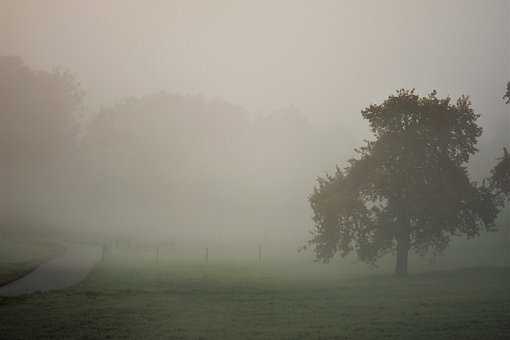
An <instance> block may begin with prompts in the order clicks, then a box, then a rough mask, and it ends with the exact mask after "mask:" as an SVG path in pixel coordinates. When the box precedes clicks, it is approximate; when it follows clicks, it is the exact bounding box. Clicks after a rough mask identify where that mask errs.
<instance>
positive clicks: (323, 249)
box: [308, 90, 498, 275]
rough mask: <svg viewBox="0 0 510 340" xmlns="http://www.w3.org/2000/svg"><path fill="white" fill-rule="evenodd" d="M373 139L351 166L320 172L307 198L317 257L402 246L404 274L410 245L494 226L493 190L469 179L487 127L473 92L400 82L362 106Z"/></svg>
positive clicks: (433, 245)
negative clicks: (448, 93) (421, 89)
mask: <svg viewBox="0 0 510 340" xmlns="http://www.w3.org/2000/svg"><path fill="white" fill-rule="evenodd" d="M362 115H363V118H365V119H367V120H368V121H369V124H370V127H371V129H372V132H373V134H374V136H375V140H373V141H367V142H366V144H365V145H364V146H363V147H361V148H360V149H359V150H356V151H357V154H358V157H357V158H356V159H352V160H350V162H349V166H348V167H347V168H346V169H345V170H341V169H339V168H337V170H336V173H335V175H327V176H326V177H325V178H319V179H318V185H317V186H316V187H315V189H314V192H313V193H312V195H311V196H310V198H309V200H310V203H311V207H312V209H313V212H314V217H313V220H314V223H315V228H314V230H313V238H312V239H311V240H310V241H309V243H308V246H310V247H312V248H313V249H314V251H315V255H316V257H317V259H318V260H322V261H325V262H327V261H328V260H329V259H331V258H332V257H333V256H334V255H335V254H336V253H340V255H341V256H345V255H347V254H349V253H350V252H352V251H355V252H356V254H357V256H358V257H359V258H360V259H361V260H362V261H365V262H368V263H375V261H376V260H377V259H378V258H379V257H381V256H383V255H384V254H387V253H388V252H392V251H396V255H397V258H396V268H395V272H396V274H398V275H406V274H407V263H408V253H409V250H411V249H412V250H414V251H416V252H417V253H418V254H421V255H423V254H425V253H426V252H427V251H428V250H433V251H435V252H441V251H442V250H444V249H445V248H446V247H447V245H448V243H449V241H450V238H451V237H452V236H456V235H467V236H468V237H475V236H477V235H479V233H480V230H481V229H482V228H485V229H487V230H492V228H493V226H494V221H495V218H496V216H497V213H498V206H497V204H496V201H495V195H494V194H493V193H492V191H491V190H490V188H489V187H488V186H486V185H484V184H482V185H479V184H477V183H474V182H471V181H470V180H469V176H468V172H467V169H466V164H467V162H468V160H469V158H470V156H471V155H472V154H474V153H475V152H476V151H477V149H476V147H475V146H476V143H477V139H478V137H479V136H480V135H481V133H482V129H481V127H479V126H478V125H477V123H476V120H477V119H478V117H479V115H478V114H476V113H475V112H474V111H473V109H472V108H471V103H470V101H469V99H468V97H465V96H462V97H460V98H459V99H458V100H457V102H456V103H455V104H452V103H451V99H450V98H449V97H447V98H444V99H440V98H438V97H437V95H436V92H435V91H434V92H432V93H431V94H430V95H428V96H426V97H419V96H418V95H416V94H415V93H414V90H400V91H397V94H396V95H392V96H390V97H389V98H388V99H387V100H386V101H384V102H383V103H382V104H380V105H371V106H369V107H368V108H366V109H365V110H363V111H362Z"/></svg>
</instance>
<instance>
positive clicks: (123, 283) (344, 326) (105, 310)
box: [0, 260, 510, 339]
mask: <svg viewBox="0 0 510 340" xmlns="http://www.w3.org/2000/svg"><path fill="white" fill-rule="evenodd" d="M334 269H335V267H331V270H332V271H334ZM292 270H295V271H296V272H299V268H292ZM292 270H291V269H289V268H288V267H287V268H284V267H279V266H270V265H259V266H257V265H249V266H240V265H229V264H210V265H208V266H205V265H200V264H190V263H187V264H179V263H175V262H174V263H172V262H169V261H167V262H162V263H160V264H155V263H147V262H146V263H143V262H131V261H128V262H126V261H124V262H122V261H118V260H108V261H106V262H104V263H102V264H100V265H99V266H98V267H97V268H96V269H95V270H94V272H93V273H92V274H91V275H90V276H89V278H88V279H87V280H86V281H84V282H83V283H82V284H80V285H79V286H77V287H74V288H72V289H68V290H64V291H58V292H50V293H44V294H35V295H30V296H25V297H21V298H20V297H18V298H3V299H2V300H0V338H5V339H23V338H37V339H41V338H60V339H69V338H81V339H91V338H102V339H103V338H132V339H144V338H145V339H153V338H168V339H396V338H398V339H508V338H510V269H506V268H474V269H465V270H456V271H443V272H434V273H426V274H417V275H412V276H410V277H408V278H404V279H397V278H394V277H392V276H390V275H369V276H357V277H355V276H350V277H344V276H343V275H342V274H341V273H338V274H337V275H330V276H328V278H327V279H322V278H321V277H319V276H308V275H297V274H296V275H290V274H289V273H290V272H292Z"/></svg>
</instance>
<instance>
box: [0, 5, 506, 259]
mask: <svg viewBox="0 0 510 340" xmlns="http://www.w3.org/2000/svg"><path fill="white" fill-rule="evenodd" d="M509 14H510V3H509V2H508V1H504V0H501V1H496V0H494V1H447V2H444V1H427V2H413V1H403V0H402V1H385V2H382V1H320V2H311V1H290V0H289V1H227V0H218V1H210V2H207V1H189V0H186V1H150V2H145V1H144V2H141V1H131V0H129V1H127V0H123V1H107V2H104V1H86V2H84V1H64V0H61V1H54V0H50V1H44V2H43V1H11V0H3V1H2V3H1V5H0V22H2V29H1V30H0V55H5V56H19V57H21V58H22V61H20V60H15V59H9V61H8V62H7V59H2V60H4V61H5V63H6V65H8V66H3V67H5V70H7V69H8V70H11V69H12V68H22V67H28V68H30V69H33V70H52V69H54V68H55V67H57V68H63V69H64V70H68V71H69V72H70V73H71V74H73V75H74V77H75V79H76V81H78V82H79V83H80V88H81V89H82V90H84V92H85V96H84V97H83V98H82V100H81V102H79V103H78V105H76V106H74V104H69V109H70V110H71V111H73V114H74V115H75V116H76V122H73V121H71V120H69V121H67V122H66V123H65V124H68V125H69V126H61V127H58V129H57V130H58V131H60V132H62V135H61V137H62V138H61V139H58V138H55V139H54V140H53V141H52V142H51V143H54V144H51V143H50V142H48V139H47V138H46V136H56V134H55V131H57V130H54V128H55V126H53V127H47V126H46V125H45V124H46V123H45V122H44V121H37V120H34V119H32V118H33V117H29V116H27V118H26V119H27V120H28V123H27V124H25V125H24V124H23V123H22V124H21V125H19V126H20V130H19V131H18V132H19V134H18V135H16V138H18V137H19V138H20V140H19V141H18V143H12V144H9V145H7V144H6V145H7V146H6V147H5V148H4V149H3V150H2V151H3V152H4V155H6V156H5V158H4V159H5V160H7V161H6V163H8V164H9V165H8V166H6V167H4V168H3V169H2V170H1V171H2V172H3V173H2V178H3V181H2V182H3V184H2V186H3V187H4V188H7V190H8V195H4V196H3V197H2V200H3V201H4V202H3V204H2V207H3V208H2V209H3V211H2V214H3V216H4V217H5V218H4V220H5V221H7V222H5V223H4V226H5V227H6V228H12V226H13V225H19V224H22V225H27V226H28V225H29V226H31V227H37V228H41V229H44V226H48V227H52V228H57V229H64V230H72V231H80V232H94V233H99V234H100V235H102V236H101V237H104V238H106V239H116V238H132V237H135V238H137V239H143V240H145V241H146V242H152V243H155V242H156V243H157V242H160V241H161V240H162V239H164V240H166V241H170V242H177V243H180V244H181V246H182V248H186V245H187V244H199V245H200V246H198V245H197V247H199V248H200V247H203V246H204V245H206V244H209V245H211V244H214V245H215V246H214V247H215V248H216V249H221V251H225V252H228V251H230V252H231V253H232V254H236V253H237V254H239V253H240V252H242V251H243V250H245V249H246V247H247V245H249V247H251V248H253V249H255V248H254V247H255V245H257V244H264V245H265V247H266V248H267V249H268V251H269V250H271V251H272V252H273V255H274V256H278V255H283V254H286V255H289V256H294V254H295V252H296V249H297V248H298V247H299V246H301V245H303V243H304V242H305V241H306V240H307V239H308V236H309V235H308V232H309V230H310V228H311V226H312V221H311V214H312V213H311V210H310V208H309V203H308V201H307V197H308V195H309V194H310V193H311V191H312V189H313V186H314V184H315V178H316V176H321V175H323V174H324V173H326V172H329V173H331V172H333V171H334V169H335V165H336V164H338V165H340V166H341V167H343V166H345V165H346V164H347V163H346V161H347V160H348V159H349V158H350V157H352V156H353V152H352V150H353V148H355V147H357V146H359V145H360V144H361V142H362V140H364V139H367V138H371V134H370V133H369V129H368V124H367V123H366V121H363V120H362V118H361V115H360V110H361V109H362V108H365V107H366V106H368V105H370V104H372V103H379V102H381V101H382V100H383V99H384V98H386V97H387V96H388V95H389V94H391V93H393V92H394V91H395V90H396V89H399V88H416V90H417V92H418V93H420V94H422V95H425V94H427V93H430V92H431V91H432V90H434V89H436V90H437V91H438V92H439V94H440V95H441V96H448V95H450V96H452V97H453V98H454V99H456V98H457V97H458V96H460V95H461V94H466V95H469V96H470V97H471V100H472V102H473V108H474V109H475V111H476V112H478V113H480V114H481V118H480V120H479V122H480V125H481V126H483V128H484V133H483V134H482V136H481V138H480V144H479V149H480V153H479V154H478V155H476V156H475V157H474V158H473V160H472V162H471V164H470V169H471V172H472V175H473V178H477V179H479V178H482V177H486V176H488V174H489V169H490V168H492V167H493V166H494V164H495V162H496V157H497V156H499V155H500V153H501V147H502V146H504V145H508V144H509V143H510V134H509V133H508V130H509V129H510V115H509V112H508V111H509V106H508V105H507V106H505V104H504V102H503V101H502V99H501V97H502V96H503V93H504V87H505V85H506V83H507V82H508V80H510V39H509V38H508V37H509V36H510V23H509V22H510V21H509V20H508V17H509ZM21 65H25V66H21ZM3 71H4V69H3ZM6 72H7V71H6ZM12 77H13V78H8V77H5V78H4V80H5V81H4V83H3V84H2V86H10V85H12V84H23V80H22V79H21V80H20V78H16V77H18V76H15V75H13V76H12ZM6 79H7V80H6ZM35 86H36V87H37V86H43V87H44V85H35ZM34 91H35V92H37V89H35V90H34ZM24 93H28V92H26V88H24V87H23V85H20V87H19V96H20V97H19V99H20V100H26V98H23V94H24ZM13 105H14V104H13ZM27 105H29V104H27ZM34 105H38V104H37V103H36V104H34ZM2 112H3V111H2ZM62 114H63V115H64V116H65V114H64V113H62ZM2 119H6V118H5V117H2ZM50 124H51V123H50ZM65 124H64V125H65ZM4 126H6V129H9V131H10V132H12V131H13V130H12V125H4ZM59 129H60V130H59ZM68 132H71V133H69V134H68ZM39 137H41V138H40V139H38V138H39ZM7 138H10V137H7ZM13 138H14V137H13ZM59 138H60V137H59ZM13 140H14V139H10V141H13ZM27 145H28V146H30V145H35V149H34V150H35V151H34V153H35V154H39V155H43V157H40V158H37V157H36V158H34V159H32V158H30V157H31V156H27V155H28V153H26V151H27V150H28V149H27V148H28V146H27ZM25 147H26V148H25ZM30 147H31V146H30ZM38 148H40V149H38ZM43 150H46V151H43ZM48 150H50V151H51V152H50V151H48ZM57 150H58V151H57ZM44 152H50V153H52V154H51V157H50V156H48V157H46V156H44V155H45V154H44ZM53 153H54V154H53ZM48 155H49V154H48ZM25 156H26V157H25ZM251 248H250V249H251ZM200 249H201V248H200ZM217 251H220V250H217ZM250 251H251V250H250Z"/></svg>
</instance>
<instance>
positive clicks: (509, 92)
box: [503, 81, 510, 104]
mask: <svg viewBox="0 0 510 340" xmlns="http://www.w3.org/2000/svg"><path fill="white" fill-rule="evenodd" d="M503 100H504V101H505V103H507V104H510V81H509V82H508V83H507V84H506V93H505V95H504V96H503Z"/></svg>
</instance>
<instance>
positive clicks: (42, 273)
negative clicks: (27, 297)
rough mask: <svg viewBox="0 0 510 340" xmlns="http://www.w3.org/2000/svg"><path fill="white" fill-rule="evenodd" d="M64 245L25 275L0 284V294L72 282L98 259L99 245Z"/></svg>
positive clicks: (55, 287)
mask: <svg viewBox="0 0 510 340" xmlns="http://www.w3.org/2000/svg"><path fill="white" fill-rule="evenodd" d="M66 248H67V249H66V252H65V253H64V254H63V255H62V256H59V257H57V258H55V259H53V260H50V261H48V262H46V263H43V264H41V265H40V266H39V267H37V269H35V270H34V271H33V272H31V273H29V274H28V275H26V276H24V277H22V278H20V279H19V280H16V281H14V282H11V283H9V284H8V285H6V286H3V287H0V295H3V296H16V295H23V294H29V293H33V292H37V291H48V290H53V289H62V288H67V287H70V286H73V285H76V284H77V283H79V282H80V281H82V280H83V279H84V278H85V277H86V276H87V274H88V273H89V272H90V271H91V270H92V268H94V265H95V264H96V263H97V262H99V260H100V259H101V248H100V247H98V246H93V245H84V244H67V245H66Z"/></svg>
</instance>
